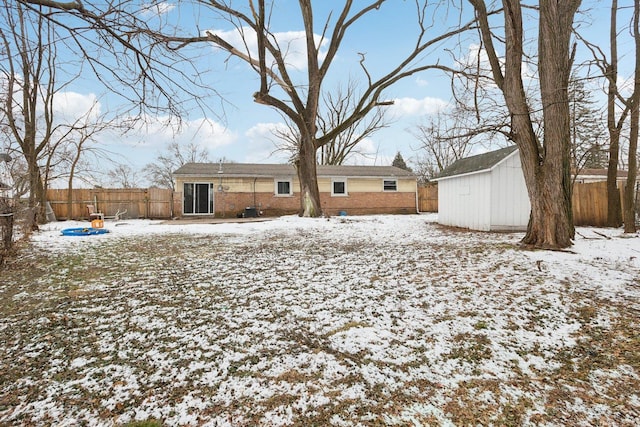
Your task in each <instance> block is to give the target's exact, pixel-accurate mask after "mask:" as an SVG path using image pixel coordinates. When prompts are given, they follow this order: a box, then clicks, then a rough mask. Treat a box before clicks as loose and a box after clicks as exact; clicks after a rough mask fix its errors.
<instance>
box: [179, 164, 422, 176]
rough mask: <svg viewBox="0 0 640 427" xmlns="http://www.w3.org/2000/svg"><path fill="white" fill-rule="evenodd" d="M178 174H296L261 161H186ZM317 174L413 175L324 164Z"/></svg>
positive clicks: (387, 168)
mask: <svg viewBox="0 0 640 427" xmlns="http://www.w3.org/2000/svg"><path fill="white" fill-rule="evenodd" d="M173 174H174V175H179V176H219V175H223V176H236V177H277V176H292V175H296V170H295V168H294V167H293V165H290V164H262V163H222V164H220V163H187V164H185V165H183V166H181V167H180V168H178V169H177V170H176V171H175V172H174V173H173ZM318 176H322V177H328V176H340V177H347V176H358V177H415V175H414V174H413V173H412V172H409V171H406V170H404V169H400V168H397V167H395V166H346V165H341V166H325V165H318Z"/></svg>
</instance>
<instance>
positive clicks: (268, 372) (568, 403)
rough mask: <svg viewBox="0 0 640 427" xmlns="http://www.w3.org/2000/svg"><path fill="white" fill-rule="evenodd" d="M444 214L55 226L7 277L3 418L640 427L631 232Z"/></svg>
mask: <svg viewBox="0 0 640 427" xmlns="http://www.w3.org/2000/svg"><path fill="white" fill-rule="evenodd" d="M435 220H436V216H434V215H409V216H363V217H334V218H329V219H304V218H298V217H284V218H280V219H276V220H272V221H266V222H253V223H242V224H233V223H226V224H215V225H214V224H191V225H185V224H180V225H178V224H166V223H162V222H160V221H145V220H129V221H121V222H118V223H114V222H107V224H106V227H107V228H108V229H109V231H110V233H108V234H104V235H98V236H88V237H67V236H61V235H60V230H61V229H63V228H68V227H74V226H86V225H87V223H74V222H58V223H52V224H48V225H46V226H44V227H43V228H42V230H41V231H40V232H38V233H36V234H35V235H34V236H33V238H32V239H31V242H30V243H29V244H28V245H26V246H25V247H22V248H21V249H20V255H19V256H18V258H17V259H16V260H15V262H13V263H11V264H9V265H7V266H6V267H5V269H4V270H3V271H2V278H1V280H0V296H1V301H2V302H1V303H0V304H1V305H0V425H56V426H75V425H89V426H112V425H126V424H127V423H131V422H134V421H142V420H157V421H158V422H161V423H163V424H162V425H169V426H172V425H193V426H201V425H204V426H254V425H263V426H284V425H298V426H307V425H335V426H353V425H414V426H420V425H442V426H449V425H568V424H571V425H585V426H586V425H619V426H624V425H629V426H631V425H637V422H638V420H639V419H640V391H639V390H640V334H639V332H638V331H639V330H640V325H639V320H640V316H639V313H640V300H639V297H640V239H639V238H638V237H637V236H632V237H625V236H623V234H622V232H621V230H611V229H592V228H578V230H577V231H578V234H577V236H576V240H575V245H574V246H573V247H572V248H570V251H566V252H555V251H554V252H550V251H530V250H525V249H522V248H520V247H519V246H518V241H519V240H520V238H521V237H522V235H521V234H518V233H513V234H496V233H477V232H467V231H460V230H454V229H448V228H444V227H440V226H438V225H437V224H436V223H435ZM158 425H160V424H158Z"/></svg>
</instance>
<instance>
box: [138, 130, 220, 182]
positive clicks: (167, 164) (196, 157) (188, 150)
mask: <svg viewBox="0 0 640 427" xmlns="http://www.w3.org/2000/svg"><path fill="white" fill-rule="evenodd" d="M209 161H210V159H209V153H208V152H207V151H206V150H205V149H204V148H203V147H202V146H200V145H199V144H197V143H195V142H192V143H190V144H188V145H186V146H184V145H181V144H179V143H178V142H175V141H174V142H171V143H170V144H168V145H167V147H166V149H165V151H164V152H162V153H159V154H158V156H157V157H156V159H155V160H154V161H153V162H152V163H148V164H147V165H146V166H145V167H144V168H143V170H142V172H143V173H144V174H145V175H146V176H147V179H148V180H149V181H150V182H151V184H152V185H157V186H158V187H161V188H170V189H171V190H172V191H175V187H174V181H173V172H174V171H175V170H176V169H178V168H179V167H180V166H182V165H184V164H186V163H203V162H209Z"/></svg>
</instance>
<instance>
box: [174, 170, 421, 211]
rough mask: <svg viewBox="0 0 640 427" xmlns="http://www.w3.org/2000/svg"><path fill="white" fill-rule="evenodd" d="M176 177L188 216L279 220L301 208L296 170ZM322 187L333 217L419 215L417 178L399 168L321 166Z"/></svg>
mask: <svg viewBox="0 0 640 427" xmlns="http://www.w3.org/2000/svg"><path fill="white" fill-rule="evenodd" d="M173 177H174V181H175V185H176V187H175V188H176V191H177V192H179V193H181V196H178V197H181V199H182V215H183V216H192V215H200V216H202V215H204V216H216V217H235V216H237V215H238V214H241V213H245V214H246V215H253V214H254V213H255V212H262V214H263V215H267V216H277V215H286V214H294V213H297V212H298V211H299V209H300V184H299V182H298V176H297V174H296V171H295V168H294V167H293V166H292V165H287V164H247V163H220V164H218V163H187V164H185V165H184V166H182V167H180V168H179V169H178V170H176V171H175V172H174V173H173ZM318 187H319V190H320V201H321V205H322V210H323V212H324V213H325V214H327V215H338V214H340V213H341V212H344V213H346V214H348V215H364V214H387V213H389V214H396V213H416V212H417V206H418V205H417V180H416V176H415V175H414V174H413V173H411V172H408V171H406V170H403V169H399V168H396V167H394V166H318Z"/></svg>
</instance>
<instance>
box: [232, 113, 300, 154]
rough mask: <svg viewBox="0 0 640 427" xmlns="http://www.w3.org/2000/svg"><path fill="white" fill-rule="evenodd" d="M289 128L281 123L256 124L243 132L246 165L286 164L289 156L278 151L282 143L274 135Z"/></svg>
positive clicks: (284, 152)
mask: <svg viewBox="0 0 640 427" xmlns="http://www.w3.org/2000/svg"><path fill="white" fill-rule="evenodd" d="M288 130H289V128H288V127H287V125H285V124H284V123H282V122H279V123H257V124H256V125H254V126H252V127H251V128H249V129H248V130H247V131H246V132H245V137H246V138H247V142H248V150H247V152H246V155H245V157H244V159H239V160H240V161H241V162H246V163H286V162H288V161H289V158H290V157H291V154H290V153H289V152H287V151H283V150H279V149H278V148H279V145H280V144H283V142H282V141H281V140H280V139H278V137H277V136H276V135H275V133H276V132H277V131H279V132H287V131H288Z"/></svg>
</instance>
